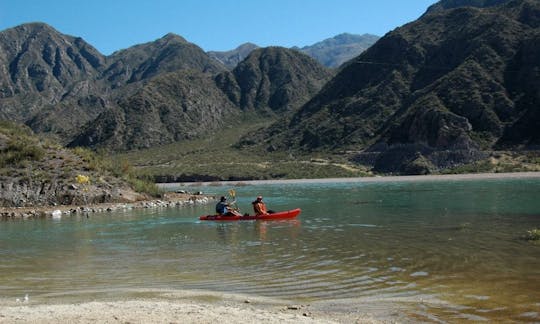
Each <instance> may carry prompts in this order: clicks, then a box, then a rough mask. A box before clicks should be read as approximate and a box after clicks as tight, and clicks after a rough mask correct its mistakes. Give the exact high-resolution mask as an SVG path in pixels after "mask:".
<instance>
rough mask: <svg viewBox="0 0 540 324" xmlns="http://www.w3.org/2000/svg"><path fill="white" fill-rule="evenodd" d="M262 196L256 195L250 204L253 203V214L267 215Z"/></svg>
mask: <svg viewBox="0 0 540 324" xmlns="http://www.w3.org/2000/svg"><path fill="white" fill-rule="evenodd" d="M262 199H263V197H262V196H258V197H257V199H255V201H253V202H252V203H251V204H252V205H253V211H254V212H255V215H268V211H267V210H266V204H265V203H264V202H263V201H262Z"/></svg>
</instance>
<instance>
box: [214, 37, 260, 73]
mask: <svg viewBox="0 0 540 324" xmlns="http://www.w3.org/2000/svg"><path fill="white" fill-rule="evenodd" d="M257 48H259V46H258V45H256V44H253V43H244V44H241V45H240V46H238V47H237V48H235V49H233V50H230V51H223V52H220V51H210V52H208V53H207V54H208V55H210V57H212V58H213V59H215V60H217V61H219V62H221V63H222V64H223V65H225V66H226V67H227V68H229V69H231V70H232V69H234V68H235V67H236V66H237V65H238V63H240V62H242V61H243V60H244V59H245V58H246V57H247V56H248V55H249V54H250V53H251V51H253V50H254V49H257Z"/></svg>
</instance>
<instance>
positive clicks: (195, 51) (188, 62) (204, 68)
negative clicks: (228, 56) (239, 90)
mask: <svg viewBox="0 0 540 324" xmlns="http://www.w3.org/2000/svg"><path fill="white" fill-rule="evenodd" d="M108 59H109V61H110V62H111V63H110V64H109V66H108V67H107V69H106V70H105V71H104V73H103V78H105V79H106V80H107V81H108V82H111V83H112V86H113V87H116V86H121V85H123V84H125V83H132V82H137V81H140V80H144V79H150V78H152V77H154V76H156V75H159V74H162V73H167V72H174V71H178V70H196V71H201V72H206V73H211V74H213V73H218V72H221V71H223V70H225V67H224V66H223V65H221V64H219V63H218V62H216V61H215V60H213V59H211V58H210V57H208V55H206V53H205V52H204V51H203V50H202V49H201V48H200V47H198V46H197V45H195V44H192V43H189V42H187V41H186V40H185V39H184V38H182V37H181V36H178V35H175V34H172V33H169V34H167V35H165V36H164V37H162V38H160V39H158V40H156V41H153V42H149V43H146V44H140V45H135V46H132V47H130V48H128V49H125V50H121V51H118V52H115V53H113V54H112V55H111V56H110V57H108Z"/></svg>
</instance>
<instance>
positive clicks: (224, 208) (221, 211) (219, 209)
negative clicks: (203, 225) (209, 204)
mask: <svg viewBox="0 0 540 324" xmlns="http://www.w3.org/2000/svg"><path fill="white" fill-rule="evenodd" d="M231 204H234V201H233V202H232V203H231ZM231 204H229V203H228V202H227V198H225V197H224V196H221V198H220V199H219V202H218V203H217V204H216V213H217V214H218V215H224V216H235V215H238V216H242V215H240V214H239V213H237V212H236V211H235V210H234V209H233V208H232V207H231Z"/></svg>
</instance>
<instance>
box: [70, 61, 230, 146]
mask: <svg viewBox="0 0 540 324" xmlns="http://www.w3.org/2000/svg"><path fill="white" fill-rule="evenodd" d="M238 113H239V111H238V108H236V107H235V106H234V105H233V104H232V103H231V102H230V101H229V100H228V98H227V96H226V95H225V94H224V93H223V92H222V91H221V90H220V89H219V88H218V87H217V86H216V84H215V82H214V80H213V78H212V76H211V75H209V74H205V73H202V72H198V71H177V72H171V73H167V74H161V75H159V76H157V77H155V78H153V79H152V80H150V81H148V82H147V83H146V84H145V85H144V86H142V87H141V88H139V89H138V90H137V91H136V92H135V93H134V94H132V95H130V96H127V97H125V98H122V99H119V102H118V105H117V106H116V107H114V108H111V109H108V110H106V111H104V112H103V113H102V114H101V115H99V116H98V117H97V118H96V119H95V120H94V121H93V122H92V123H90V124H88V125H87V127H86V128H85V129H84V130H83V131H82V132H81V134H80V135H79V136H77V137H76V138H75V139H74V140H73V141H72V142H71V143H70V144H69V146H88V147H107V148H110V149H121V150H130V149H140V148H149V147H152V146H156V145H162V144H167V143H172V142H175V141H180V140H185V139H190V138H195V137H201V136H203V135H208V133H214V132H216V130H218V129H219V127H224V126H225V123H226V121H227V118H231V116H237V115H238Z"/></svg>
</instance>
